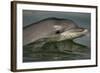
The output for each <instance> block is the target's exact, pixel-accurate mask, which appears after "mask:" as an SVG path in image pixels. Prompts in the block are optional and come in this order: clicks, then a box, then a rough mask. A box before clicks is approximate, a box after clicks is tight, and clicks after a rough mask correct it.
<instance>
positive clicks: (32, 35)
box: [23, 17, 88, 45]
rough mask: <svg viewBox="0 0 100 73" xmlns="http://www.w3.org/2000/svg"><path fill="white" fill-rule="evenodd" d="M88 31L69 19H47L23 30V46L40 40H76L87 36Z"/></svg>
mask: <svg viewBox="0 0 100 73" xmlns="http://www.w3.org/2000/svg"><path fill="white" fill-rule="evenodd" d="M87 31H88V30H87V29H85V28H81V27H79V26H77V24H76V23H75V22H74V21H72V20H69V19H63V18H55V17H53V18H46V19H43V20H40V21H38V22H35V23H32V24H30V25H28V26H26V27H24V28H23V45H27V44H29V43H32V42H34V41H37V40H39V39H45V40H46V41H62V40H66V39H75V38H78V37H81V36H83V35H85V34H86V33H87Z"/></svg>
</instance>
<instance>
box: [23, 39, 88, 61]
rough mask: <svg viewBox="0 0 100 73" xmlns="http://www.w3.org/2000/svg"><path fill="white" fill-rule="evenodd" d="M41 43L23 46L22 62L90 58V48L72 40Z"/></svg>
mask: <svg viewBox="0 0 100 73" xmlns="http://www.w3.org/2000/svg"><path fill="white" fill-rule="evenodd" d="M43 43H44V42H40V41H39V42H34V43H31V44H28V45H26V46H24V54H23V62H33V61H56V60H57V61H58V60H81V59H90V48H88V47H87V46H84V45H82V44H78V43H76V42H74V41H73V40H63V41H60V42H58V41H54V42H47V43H45V44H43ZM42 44H43V45H42Z"/></svg>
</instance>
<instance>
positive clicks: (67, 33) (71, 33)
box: [60, 28, 88, 40]
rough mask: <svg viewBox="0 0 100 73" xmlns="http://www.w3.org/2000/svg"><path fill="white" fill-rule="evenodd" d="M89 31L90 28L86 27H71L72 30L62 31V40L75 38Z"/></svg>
mask: <svg viewBox="0 0 100 73" xmlns="http://www.w3.org/2000/svg"><path fill="white" fill-rule="evenodd" d="M87 32H88V30H87V29H84V28H78V29H71V30H68V31H65V32H63V33H61V38H60V40H65V39H75V38H78V37H81V36H84V35H85V34H86V33H87Z"/></svg>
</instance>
